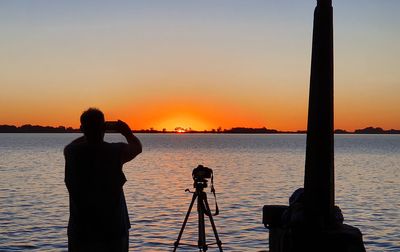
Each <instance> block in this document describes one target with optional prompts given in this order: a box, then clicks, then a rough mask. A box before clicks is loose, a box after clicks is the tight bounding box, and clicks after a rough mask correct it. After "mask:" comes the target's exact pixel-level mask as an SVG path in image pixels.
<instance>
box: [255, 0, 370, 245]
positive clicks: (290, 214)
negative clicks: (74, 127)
mask: <svg viewBox="0 0 400 252" xmlns="http://www.w3.org/2000/svg"><path fill="white" fill-rule="evenodd" d="M333 86H334V82H333V10H332V0H317V7H316V8H315V12H314V27H313V44H312V58H311V78H310V96H309V106H308V124H307V147H306V164H305V173H304V189H303V188H301V189H298V190H296V191H295V192H294V193H293V195H292V196H291V197H290V199H289V206H274V205H267V206H264V209H263V223H264V225H265V226H266V227H267V228H269V229H270V232H269V244H270V252H294V251H321V252H322V251H323V252H364V251H365V248H364V244H363V241H362V234H361V232H360V230H359V229H357V228H355V227H351V226H348V225H345V224H343V215H342V213H341V211H340V208H339V207H337V206H335V179H334V178H335V174H334V171H335V169H334V135H333V133H334V128H333V125H334V123H333V119H334V110H333V108H334V106H333V100H334V99H333V97H334V96H333Z"/></svg>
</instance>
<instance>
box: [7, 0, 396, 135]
mask: <svg viewBox="0 0 400 252" xmlns="http://www.w3.org/2000/svg"><path fill="white" fill-rule="evenodd" d="M333 4H334V30H335V34H334V37H335V128H342V129H347V130H353V129H355V128H363V127H366V126H380V127H383V128H386V129H388V128H397V129H400V69H399V66H400V15H399V13H400V1H399V0H351V1H349V0H333ZM315 5H316V1H315V0H201V1H194V0H193V1H190V0H181V1H173V0H168V1H167V0H158V1H156V0H146V1H133V0H132V1H111V0H110V1H71V0H68V1H61V0H58V1H54V0H47V1H43V0H31V1H29V0H27V1H14V0H10V1H6V0H2V1H0V87H1V92H0V124H15V125H21V124H27V123H30V124H40V125H52V126H58V125H65V126H73V127H78V126H79V116H80V114H81V112H82V111H83V110H85V109H86V108H88V107H98V108H100V109H101V110H103V111H104V112H105V114H106V119H108V120H115V119H118V118H119V119H122V120H125V121H127V122H128V123H129V124H130V125H131V127H132V128H134V129H141V128H150V127H153V128H156V129H162V128H167V129H173V128H175V127H177V126H180V127H184V128H187V127H191V128H193V129H197V130H203V129H210V128H216V127H219V126H221V127H222V128H230V127H234V126H246V127H261V126H266V127H267V128H275V129H280V130H297V129H305V128H306V123H307V106H308V88H309V75H310V58H311V36H312V21H313V11H314V7H315Z"/></svg>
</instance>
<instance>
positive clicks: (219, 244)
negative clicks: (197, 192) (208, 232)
mask: <svg viewBox="0 0 400 252" xmlns="http://www.w3.org/2000/svg"><path fill="white" fill-rule="evenodd" d="M204 206H205V207H206V211H208V213H209V214H208V217H209V218H210V222H211V227H212V229H213V231H214V236H215V240H216V241H217V245H218V248H219V251H221V252H222V242H221V240H220V239H219V236H218V232H217V227H216V226H215V223H214V219H213V217H212V214H211V210H210V206H209V205H208V201H207V195H205V197H204Z"/></svg>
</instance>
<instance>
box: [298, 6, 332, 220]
mask: <svg viewBox="0 0 400 252" xmlns="http://www.w3.org/2000/svg"><path fill="white" fill-rule="evenodd" d="M333 130H334V129H333V17H332V0H317V7H316V8H315V12H314V30H313V42H312V59H311V79H310V96H309V107H308V125H307V150H306V165H305V178H304V190H305V211H306V217H307V220H308V221H309V222H310V223H311V224H314V225H313V226H319V227H326V226H327V225H329V223H330V222H331V218H332V216H333V208H334V204H335V198H334V197H335V195H334V190H335V188H334V162H333V160H334V157H333V151H334V150H333Z"/></svg>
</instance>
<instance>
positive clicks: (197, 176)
mask: <svg viewBox="0 0 400 252" xmlns="http://www.w3.org/2000/svg"><path fill="white" fill-rule="evenodd" d="M192 178H193V181H194V183H193V187H194V188H196V191H194V192H191V191H190V190H189V189H186V190H185V192H190V193H193V197H192V201H191V202H190V205H189V210H188V211H187V213H186V217H185V219H184V221H183V224H182V227H181V230H180V232H179V235H178V239H177V240H176V241H175V243H174V250H173V252H175V251H176V250H177V248H178V246H179V243H180V240H181V238H182V234H183V230H184V229H185V226H186V223H187V221H188V219H189V215H190V212H191V211H192V207H193V205H194V203H195V201H196V199H197V215H198V219H199V221H198V223H199V226H198V235H199V239H198V241H197V245H194V244H183V245H188V246H195V247H198V248H199V251H202V252H205V251H207V250H208V246H209V245H217V246H218V248H219V251H220V252H222V251H223V250H222V242H221V240H220V239H219V236H218V232H217V228H216V226H215V223H214V219H213V216H216V215H218V213H219V210H218V204H217V196H216V195H215V189H214V181H213V180H214V174H213V170H212V169H210V168H208V167H205V166H202V165H199V166H197V167H196V168H195V169H193V171H192ZM207 179H211V192H212V194H213V195H214V199H215V213H214V214H212V213H211V209H210V206H209V205H208V200H207V193H206V192H205V191H204V188H206V187H207V182H208V180H207ZM205 216H207V217H208V218H209V219H210V223H211V227H212V229H213V231H214V236H215V242H214V243H209V244H207V241H206V229H205V223H204V219H205Z"/></svg>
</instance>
